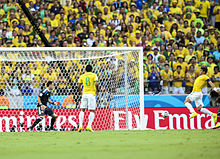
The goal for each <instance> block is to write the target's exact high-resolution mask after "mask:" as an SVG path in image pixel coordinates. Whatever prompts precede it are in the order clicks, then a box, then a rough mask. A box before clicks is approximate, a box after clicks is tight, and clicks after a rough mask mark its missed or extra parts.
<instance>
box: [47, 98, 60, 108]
mask: <svg viewBox="0 0 220 159" xmlns="http://www.w3.org/2000/svg"><path fill="white" fill-rule="evenodd" d="M48 102H49V103H50V104H53V105H56V106H59V105H60V102H53V101H52V100H50V99H49V100H48Z"/></svg>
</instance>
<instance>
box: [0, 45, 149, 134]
mask: <svg viewBox="0 0 220 159" xmlns="http://www.w3.org/2000/svg"><path fill="white" fill-rule="evenodd" d="M21 51H22V52H30V51H33V52H34V51H48V52H50V51H125V54H124V58H125V71H127V60H126V59H127V56H126V51H137V52H139V61H138V62H139V90H140V92H139V95H140V102H139V103H140V126H139V128H140V130H144V129H145V128H144V124H143V123H144V80H143V77H144V76H143V48H142V47H26V48H23V47H22V48H16V47H13V48H6V47H2V48H1V47H0V53H2V52H4V53H5V52H21ZM101 57H104V56H100V58H101ZM95 58H98V57H95ZM81 59H88V58H81ZM59 60H61V61H62V59H59ZM63 60H67V59H63ZM69 60H75V59H74V58H71V59H69ZM1 61H36V59H33V58H31V57H28V56H27V57H26V59H10V58H6V57H5V59H2V60H1ZM38 61H56V59H48V60H47V59H39V60H38ZM126 79H127V72H125V81H126V82H127V80H126ZM126 82H125V102H126V117H128V92H127V85H126ZM126 127H127V129H128V119H127V120H126Z"/></svg>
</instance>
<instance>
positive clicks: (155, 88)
mask: <svg viewBox="0 0 220 159" xmlns="http://www.w3.org/2000/svg"><path fill="white" fill-rule="evenodd" d="M148 78H149V86H148V89H149V91H151V92H159V91H160V73H159V72H158V71H157V69H156V67H155V66H152V67H151V72H149V75H148Z"/></svg>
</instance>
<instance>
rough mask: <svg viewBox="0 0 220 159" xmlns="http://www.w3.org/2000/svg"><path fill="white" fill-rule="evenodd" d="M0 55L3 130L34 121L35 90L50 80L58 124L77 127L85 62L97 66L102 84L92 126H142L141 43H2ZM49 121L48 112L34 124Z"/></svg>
mask: <svg viewBox="0 0 220 159" xmlns="http://www.w3.org/2000/svg"><path fill="white" fill-rule="evenodd" d="M0 58H1V66H0V67H1V87H0V88H1V89H0V93H1V97H0V98H1V99H0V132H1V131H10V130H11V129H12V128H14V129H13V130H14V131H23V130H25V129H26V128H27V127H29V126H30V125H31V124H32V123H33V122H34V120H35V119H36V118H37V116H38V112H37V96H38V94H39V93H40V91H41V90H43V89H44V88H45V84H46V83H47V82H48V81H53V82H54V85H55V89H54V91H53V96H52V97H51V99H52V100H53V101H56V102H60V103H61V105H60V106H54V105H51V104H48V106H49V107H50V108H52V109H53V110H54V112H55V113H56V114H57V115H59V117H58V118H57V120H56V123H55V127H57V128H58V129H60V130H74V129H77V126H78V116H79V112H80V109H79V107H80V103H81V101H80V100H81V99H80V96H79V93H78V89H77V85H78V79H79V76H80V75H82V74H83V73H84V72H85V66H86V65H87V64H91V65H92V66H93V73H95V74H97V76H98V80H99V89H100V92H99V95H98V96H97V109H96V112H95V119H94V122H93V125H92V126H93V129H94V130H141V129H144V128H143V122H144V121H143V120H144V84H143V49H142V48H141V47H133V48H128V47H120V48H117V47H114V48H107V47H100V48H65V47H59V48H58V47H54V48H53V47H50V48H49V47H43V48H42V47H38V48H37V47H36V48H0ZM84 122H85V123H87V122H88V111H86V113H85V120H84ZM49 123H50V117H45V119H44V120H43V121H42V122H41V123H40V124H39V125H38V127H37V128H36V129H39V130H46V129H47V125H49ZM85 125H86V124H85Z"/></svg>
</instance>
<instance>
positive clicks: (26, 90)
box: [21, 67, 35, 95]
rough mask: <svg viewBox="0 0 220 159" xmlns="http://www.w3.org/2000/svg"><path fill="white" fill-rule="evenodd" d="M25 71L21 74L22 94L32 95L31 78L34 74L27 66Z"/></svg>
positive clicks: (32, 78)
mask: <svg viewBox="0 0 220 159" xmlns="http://www.w3.org/2000/svg"><path fill="white" fill-rule="evenodd" d="M26 69H27V70H26V72H25V73H23V74H22V76H21V79H22V84H23V85H22V88H21V89H22V95H32V94H33V80H34V79H35V77H34V74H32V73H31V69H30V68H29V67H27V68H26Z"/></svg>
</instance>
